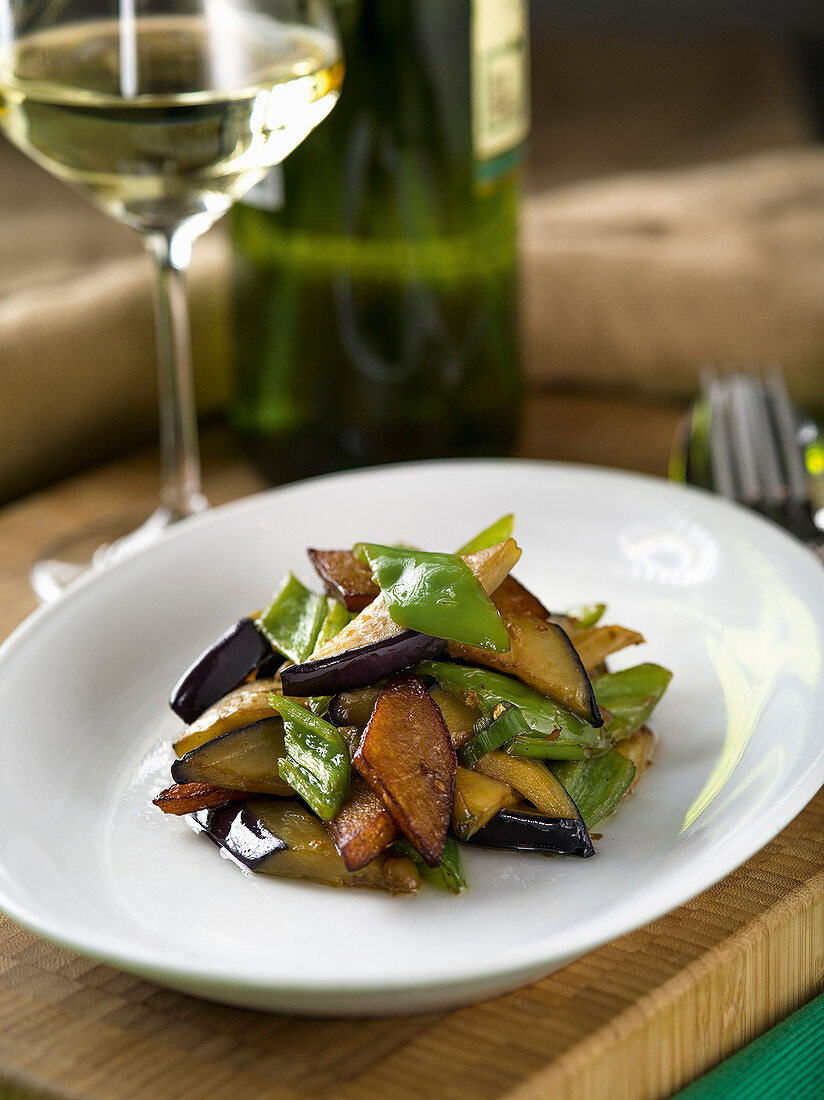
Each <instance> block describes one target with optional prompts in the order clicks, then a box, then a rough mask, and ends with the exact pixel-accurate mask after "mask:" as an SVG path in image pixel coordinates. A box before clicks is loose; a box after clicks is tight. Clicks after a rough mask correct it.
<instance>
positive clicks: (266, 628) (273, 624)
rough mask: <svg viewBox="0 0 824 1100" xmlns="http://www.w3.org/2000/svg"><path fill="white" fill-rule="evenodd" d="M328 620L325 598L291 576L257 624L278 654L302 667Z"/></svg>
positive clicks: (284, 581)
mask: <svg viewBox="0 0 824 1100" xmlns="http://www.w3.org/2000/svg"><path fill="white" fill-rule="evenodd" d="M325 617H326V597H325V596H317V595H315V593H314V592H310V591H309V589H308V588H306V587H305V586H304V585H302V584H301V583H300V581H299V580H298V579H297V577H295V576H294V575H293V574H292V573H289V574H287V576H286V577H284V579H283V581H282V583H281V586H280V588H279V589H278V590H277V592H276V593H275V595H274V596H273V597H272V602H271V603H270V604H269V606H268V607H267V608H266V610H265V611H263V612H262V613H261V615H260V618H259V619H257V621H256V624H255V625H256V626H257V627H258V629H259V630H261V631H263V633H264V634H265V635H266V637H267V638H268V639H269V641H270V642H271V643H272V646H273V647H274V648H275V649H276V650H277V651H278V652H279V653H282V654H283V655H284V657H288V658H289V660H290V661H294V662H295V664H298V665H299V664H301V663H302V662H303V661H305V660H306V658H307V657H309V656H310V655H311V654H312V652H313V651H314V648H315V644H316V642H317V637H318V633H319V631H320V629H321V625H322V623H323V621H324V619H325Z"/></svg>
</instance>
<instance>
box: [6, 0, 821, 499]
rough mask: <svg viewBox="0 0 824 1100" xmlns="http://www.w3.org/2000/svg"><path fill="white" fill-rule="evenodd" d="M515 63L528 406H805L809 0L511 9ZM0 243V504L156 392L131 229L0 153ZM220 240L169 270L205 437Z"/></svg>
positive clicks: (812, 17) (113, 438)
mask: <svg viewBox="0 0 824 1100" xmlns="http://www.w3.org/2000/svg"><path fill="white" fill-rule="evenodd" d="M530 53H531V61H530V72H531V97H532V129H531V137H530V141H529V147H528V157H527V162H526V169H525V176H524V197H523V203H522V206H521V229H520V249H521V258H520V303H521V332H522V346H523V366H524V376H525V381H526V385H527V387H528V389H529V390H532V391H534V390H538V389H543V390H547V391H553V392H558V393H564V392H569V391H570V390H582V389H583V390H586V391H588V392H592V393H601V394H603V395H604V396H605V397H606V398H608V397H609V396H610V395H626V394H632V395H635V396H636V397H637V398H638V399H639V400H642V401H643V400H649V401H657V402H661V401H666V402H672V403H673V404H674V405H677V404H683V405H685V404H686V402H687V401H688V399H689V398H690V397H691V396H692V395H693V394H694V392H695V389H696V382H697V377H698V371H699V369H700V366H701V364H702V363H704V362H707V361H711V362H715V363H754V362H762V363H763V362H772V361H780V362H781V363H782V364H783V366H784V369H785V373H786V376H787V379H788V382H789V385H790V389H791V391H792V393H793V396H794V397H795V398H796V400H797V401H799V402H800V403H801V404H803V405H805V406H806V407H807V408H808V409H809V410H811V411H813V412H822V411H824V148H823V147H822V145H821V139H822V136H824V9H822V6H821V4H820V2H819V0H797V2H792V0H782V2H781V3H779V2H778V0H758V2H751V0H750V2H747V3H744V2H743V0H742V2H738V0H726V2H725V0H713V2H712V3H711V2H710V0H668V3H667V4H666V5H662V4H660V3H659V2H656V0H622V2H620V3H618V2H614V0H613V2H611V3H610V4H604V3H603V2H602V0H533V3H532V6H531V41H530ZM0 228H1V229H2V231H0V348H2V353H0V440H2V443H0V500H3V501H6V500H12V499H14V498H15V497H17V496H20V495H22V494H24V493H26V492H29V491H31V490H32V489H35V488H37V487H38V486H41V485H45V484H48V483H50V482H52V481H54V480H56V479H58V478H61V477H65V476H67V475H69V474H71V473H73V472H75V471H77V470H79V469H82V468H83V467H84V466H86V465H88V464H90V463H93V462H96V461H99V460H101V459H104V458H107V457H110V456H113V455H116V454H118V453H120V452H122V451H124V450H126V449H128V448H130V447H134V446H135V445H137V444H141V443H144V442H149V441H153V439H154V434H155V432H156V408H157V396H156V379H155V348H154V329H153V321H152V303H151V277H150V275H151V273H150V270H149V266H148V264H147V261H146V259H145V257H144V256H143V254H142V251H141V249H140V246H139V243H138V241H137V240H136V239H135V237H134V235H133V234H132V233H131V232H130V231H129V230H127V229H125V228H122V227H121V226H119V225H117V224H115V223H114V221H113V220H112V219H110V218H106V217H104V216H103V215H102V214H100V213H99V212H98V211H97V210H95V209H94V208H93V207H92V206H91V205H90V204H88V203H87V202H86V201H85V200H84V199H82V198H80V197H78V196H76V195H74V194H73V193H72V192H71V191H70V190H69V189H68V188H66V186H65V185H64V184H62V183H59V182H57V181H56V180H54V179H52V178H51V177H50V176H49V175H48V174H47V173H46V172H44V171H43V170H42V169H40V168H38V167H36V166H35V165H34V164H32V163H30V162H29V161H28V160H26V159H25V158H24V157H23V156H22V154H20V153H18V152H17V151H16V150H14V149H13V148H12V147H11V146H9V145H8V144H7V143H6V142H5V140H4V139H0ZM229 228H230V227H229V223H228V222H224V223H221V224H219V225H218V226H217V227H216V228H215V229H214V230H212V231H211V232H210V233H209V234H207V236H206V237H205V238H204V239H203V240H202V241H201V242H199V243H198V244H197V245H196V248H195V254H194V259H193V264H192V272H191V301H192V318H193V338H194V349H195V360H196V371H197V385H198V401H199V406H200V410H201V415H202V417H203V418H204V419H205V420H212V419H218V418H220V417H222V416H224V415H225V412H226V409H227V405H228V403H229V401H230V398H231V393H232V386H233V382H232V371H231V369H230V362H231V358H232V351H231V345H232V340H233V337H232V335H231V329H230V324H229V313H230V309H231V302H230V290H229V283H230V278H229V272H230V259H229V243H228V241H229ZM550 407H551V406H550ZM547 430H548V431H550V430H552V425H551V423H548V424H547Z"/></svg>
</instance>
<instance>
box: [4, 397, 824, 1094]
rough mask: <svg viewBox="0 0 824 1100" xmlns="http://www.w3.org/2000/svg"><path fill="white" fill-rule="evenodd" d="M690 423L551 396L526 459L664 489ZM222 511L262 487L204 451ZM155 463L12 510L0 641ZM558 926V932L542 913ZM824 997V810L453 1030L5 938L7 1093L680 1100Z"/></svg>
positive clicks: (107, 471) (528, 441)
mask: <svg viewBox="0 0 824 1100" xmlns="http://www.w3.org/2000/svg"><path fill="white" fill-rule="evenodd" d="M676 419H677V410H676V409H672V408H668V407H664V406H655V405H641V404H635V403H633V402H629V401H627V400H626V399H623V400H618V399H608V398H593V397H587V396H586V395H582V394H578V395H576V394H569V393H567V394H546V395H542V396H541V397H539V398H535V399H534V400H533V401H532V402H531V403H530V406H529V409H528V415H527V421H526V429H525V435H524V439H523V441H522V445H521V452H522V453H523V454H525V455H529V456H530V457H540V458H564V459H572V460H583V461H589V462H592V461H597V462H600V463H602V464H610V465H621V466H625V467H629V468H634V469H642V470H645V471H647V472H653V473H654V472H658V473H664V472H665V470H666V458H667V453H668V449H669V443H670V440H671V437H672V432H673V429H674V426H675V422H676ZM204 453H205V465H206V471H207V486H208V490H209V494H210V497H211V499H212V500H213V502H215V503H218V502H220V501H223V500H228V499H231V498H234V497H236V496H240V495H243V494H245V493H248V492H251V491H254V490H255V489H256V488H259V487H260V485H261V482H260V480H259V479H258V477H257V476H256V475H255V474H254V473H253V472H252V471H251V469H250V468H249V467H248V466H247V464H246V463H245V462H244V461H243V459H242V457H241V456H240V454H239V452H238V450H237V448H236V446H235V445H234V444H233V443H232V441H231V439H230V438H229V436H228V435H227V434H226V433H225V432H224V431H223V430H222V429H216V430H211V431H210V432H208V433H206V439H205V447H204ZM154 491H155V467H154V461H153V456H152V455H151V454H149V453H141V454H139V455H136V456H133V457H130V458H128V459H126V460H124V461H121V462H119V463H117V464H114V465H112V466H107V467H105V468H103V469H99V470H95V471H93V472H92V473H90V474H87V475H84V476H83V477H81V478H78V479H75V480H73V481H71V482H67V483H65V484H61V485H58V486H56V487H54V488H52V489H50V490H48V491H46V492H43V493H40V494H37V495H36V496H33V497H30V498H28V499H26V500H24V501H22V502H20V503H17V504H15V505H12V506H9V507H7V508H6V509H5V510H4V511H3V512H0V634H2V635H5V634H6V633H8V632H9V631H10V630H11V629H12V628H13V627H14V626H15V625H16V624H17V622H19V621H20V620H21V619H22V618H23V617H24V616H25V615H26V614H27V613H28V612H29V611H30V610H32V609H33V607H34V599H33V597H32V595H31V593H30V591H29V590H28V586H27V583H26V571H27V567H28V564H29V562H30V560H31V558H32V557H33V555H34V553H35V551H36V550H37V549H39V548H40V547H41V546H42V545H43V544H44V543H46V542H48V541H49V540H50V539H53V538H55V537H56V536H57V535H59V534H60V533H61V532H64V531H66V530H68V529H71V528H72V527H74V526H77V525H78V524H80V523H83V522H91V521H94V520H99V519H101V518H102V517H104V516H106V515H111V514H115V513H118V512H122V511H124V510H127V509H131V508H140V507H145V508H147V509H148V508H149V507H150V506H151V504H152V503H153V495H154ZM548 919H551V914H549V915H548ZM822 981H824V792H820V793H819V795H818V796H817V797H816V798H815V799H813V801H812V802H811V803H810V804H809V805H808V806H807V808H806V809H805V810H804V811H803V812H802V813H801V814H800V815H799V816H798V817H797V818H796V820H795V821H794V822H793V823H792V824H791V825H790V826H789V827H788V828H787V829H785V830H784V832H783V833H781V834H780V835H779V836H778V837H777V838H776V839H775V840H774V841H773V842H772V843H771V844H769V845H767V847H766V848H764V849H763V850H762V851H761V852H760V853H759V854H758V855H756V856H755V857H754V858H753V859H751V860H750V861H749V862H748V863H746V864H745V865H744V866H743V867H741V868H739V870H738V871H736V872H735V873H733V874H732V875H730V876H729V877H728V878H726V879H725V880H724V881H722V882H721V883H719V884H718V885H717V886H715V887H714V888H713V889H711V890H709V891H707V892H706V893H704V894H702V895H700V896H699V897H698V898H696V899H694V900H693V901H692V902H690V903H689V904H687V905H685V906H682V907H681V908H680V909H678V910H676V911H675V912H673V913H671V914H669V915H668V916H666V917H663V918H661V919H660V920H657V921H655V922H653V923H652V924H650V925H647V926H646V927H645V928H642V929H640V930H638V931H637V932H633V933H631V934H629V935H627V936H624V937H622V938H621V939H619V940H616V941H614V942H613V943H610V944H608V945H607V946H605V947H602V948H600V949H599V950H597V951H594V952H591V953H590V954H589V955H587V956H586V957H585V958H583V959H581V960H579V961H578V962H575V963H573V964H571V965H569V966H567V967H566V968H564V969H563V970H561V971H559V972H558V973H557V974H554V975H552V976H551V977H549V978H547V979H545V980H544V981H542V982H539V983H537V984H536V985H533V986H531V987H530V988H528V989H524V990H521V991H519V992H516V993H512V994H510V995H508V996H505V997H501V998H498V999H497V1000H494V1001H489V1002H486V1003H485V1004H481V1005H476V1006H473V1007H469V1008H465V1009H461V1010H458V1011H455V1012H447V1013H439V1014H434V1015H427V1016H419V1017H413V1018H409V1019H390V1020H333V1019H330V1020H303V1019H298V1018H288V1017H284V1016H272V1015H266V1014H263V1013H256V1012H250V1011H246V1010H243V1009H234V1008H227V1007H223V1006H220V1005H214V1004H210V1003H207V1002H204V1001H199V1000H196V999H194V998H191V997H186V996H184V995H181V994H177V993H173V992H171V991H168V990H165V989H162V988H160V987H158V986H155V985H152V984H150V983H148V982H145V981H142V980H141V979H139V978H135V977H131V976H130V975H127V974H123V973H121V972H119V971H117V970H114V969H112V968H110V967H107V966H102V965H98V964H96V963H94V962H91V961H89V960H87V959H83V958H80V957H78V956H76V955H74V954H72V953H70V952H68V951H64V950H62V949H59V948H56V947H53V946H51V945H50V944H47V943H44V942H43V941H41V940H38V939H36V938H35V937H33V936H31V935H30V934H29V933H27V932H25V931H24V930H23V929H21V928H19V927H18V926H17V925H15V924H13V923H12V922H11V921H9V920H6V919H5V918H0V1095H3V1096H10V1097H11V1096H15V1097H16V1096H22V1097H64V1098H67V1097H72V1098H75V1097H78V1098H79V1097H83V1098H88V1097H94V1098H101V1100H125V1098H135V1100H138V1098H140V1100H143V1098H145V1100H157V1098H161V1100H162V1098H166V1097H169V1098H171V1097H174V1098H180V1100H188V1098H192V1100H195V1098H201V1100H212V1098H214V1100H223V1098H230V1097H231V1098H234V1097H237V1096H244V1097H248V1098H257V1097H261V1098H270V1097H271V1098H272V1100H275V1098H284V1100H285V1098H289V1100H315V1098H317V1100H320V1098H330V1100H331V1098H334V1100H382V1098H383V1097H390V1098H397V1100H413V1098H430V1097H431V1098H433V1100H435V1098H444V1100H453V1098H454V1100H463V1098H467V1097H472V1098H473V1100H475V1098H477V1100H502V1098H507V1100H539V1098H540V1100H556V1098H557V1100H561V1098H562V1097H563V1100H644V1098H658V1097H667V1096H669V1095H671V1094H672V1092H673V1091H674V1090H676V1089H677V1088H679V1087H680V1086H682V1085H683V1084H685V1083H686V1082H688V1081H689V1080H691V1079H693V1078H694V1077H695V1076H697V1075H698V1074H700V1073H702V1072H703V1071H705V1070H706V1069H708V1068H710V1067H711V1066H712V1065H714V1064H716V1063H717V1062H718V1061H719V1060H721V1059H722V1058H724V1057H725V1056H727V1055H728V1054H730V1053H731V1052H732V1051H734V1050H735V1049H737V1048H738V1047H740V1046H741V1045H742V1044H744V1043H746V1042H747V1041H748V1040H750V1039H751V1038H753V1037H754V1036H755V1035H757V1034H759V1033H760V1032H761V1031H763V1030H764V1029H765V1028H767V1027H768V1026H770V1025H771V1024H773V1023H775V1022H776V1021H778V1020H779V1019H781V1018H782V1017H783V1016H785V1015H786V1014H787V1013H788V1012H790V1011H791V1010H792V1009H793V1008H795V1007H796V1006H798V1005H799V1004H802V1003H803V1002H804V1001H806V1000H808V999H809V998H810V997H811V996H812V995H813V994H814V993H816V992H817V991H818V990H819V989H820V988H821V985H822Z"/></svg>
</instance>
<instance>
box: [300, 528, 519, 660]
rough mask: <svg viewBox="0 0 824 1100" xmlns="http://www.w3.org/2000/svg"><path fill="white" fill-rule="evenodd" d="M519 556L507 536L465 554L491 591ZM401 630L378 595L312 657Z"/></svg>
mask: <svg viewBox="0 0 824 1100" xmlns="http://www.w3.org/2000/svg"><path fill="white" fill-rule="evenodd" d="M520 556H521V551H520V548H519V547H518V544H517V543H516V542H515V540H514V539H507V541H506V542H500V543H498V545H497V546H490V547H489V548H488V549H487V550H479V551H478V552H477V553H475V554H466V555H465V556H464V561H465V562H466V564H467V565H468V566H469V568H470V569H471V570H472V572H473V573H474V574H475V576H476V577H477V578H478V580H479V581H480V582H481V585H482V586H483V589H484V591H485V592H487V593H491V592H494V591H495V589H496V588H497V587H498V586H499V585H500V583H501V581H503V579H504V577H505V576H506V575H507V574H508V573H509V571H510V569H511V568H512V567H513V565H515V564H516V563H517V561H518V559H519V558H520ZM401 632H402V628H401V627H399V626H398V624H397V623H396V622H394V621H393V620H392V618H391V617H390V615H389V612H388V611H387V609H386V604H385V603H384V602H383V596H378V598H377V599H376V600H373V601H372V603H370V604H369V606H368V607H365V608H364V609H363V611H361V613H360V614H359V615H358V616H357V618H355V619H353V620H352V622H351V623H350V624H349V626H346V627H344V628H343V630H341V632H340V633H339V634H336V635H335V637H334V638H330V639H329V641H328V642H327V643H326V644H325V645H322V646H321V647H320V649H319V650H318V651H317V653H313V654H312V656H311V657H310V658H309V660H310V661H319V660H321V659H323V658H324V657H333V656H335V655H336V654H338V653H346V652H347V651H348V650H350V649H359V648H361V647H362V646H366V645H373V644H374V643H375V642H381V641H384V640H385V639H387V638H394V637H395V635H396V634H400V633H401Z"/></svg>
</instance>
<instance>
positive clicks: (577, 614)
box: [567, 603, 607, 630]
mask: <svg viewBox="0 0 824 1100" xmlns="http://www.w3.org/2000/svg"><path fill="white" fill-rule="evenodd" d="M606 609H607V605H606V604H605V603H584V604H581V606H580V607H571V608H570V609H569V610H568V611H567V616H568V617H569V618H570V619H577V620H578V621H577V623H576V624H575V625H576V627H577V629H578V630H589V628H590V627H591V626H595V624H596V623H598V622H599V621H600V619H601V616H602V615H603V613H604V612H605V611H606Z"/></svg>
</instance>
